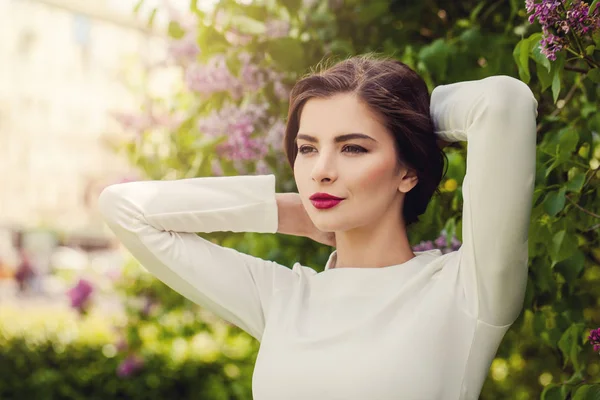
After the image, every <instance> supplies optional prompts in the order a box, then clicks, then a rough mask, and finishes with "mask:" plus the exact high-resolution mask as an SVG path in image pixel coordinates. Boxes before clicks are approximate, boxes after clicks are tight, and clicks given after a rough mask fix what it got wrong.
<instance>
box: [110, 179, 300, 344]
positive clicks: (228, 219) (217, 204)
mask: <svg viewBox="0 0 600 400" xmlns="http://www.w3.org/2000/svg"><path fill="white" fill-rule="evenodd" d="M99 208H100V212H101V214H102V215H103V217H104V219H105V221H106V223H107V224H108V226H109V227H110V228H111V229H112V231H113V232H114V233H115V234H116V236H117V238H118V239H120V241H121V242H122V243H123V244H124V245H125V247H126V248H127V249H128V250H129V251H130V252H131V253H132V255H133V256H134V257H135V258H137V259H138V261H139V262H140V263H141V264H142V265H143V266H144V267H145V268H146V269H147V270H148V271H149V272H151V273H152V274H153V275H155V276H156V277H157V278H158V279H160V280H161V281H163V282H164V283H165V284H167V285H168V286H170V287H171V288H172V289H174V290H176V291H177V292H179V293H180V294H182V295H183V296H185V297H187V298H188V299H190V300H192V301H193V302H195V303H197V304H200V305H201V306H203V307H205V308H207V309H209V310H211V311H212V312H214V313H215V314H217V315H219V316H220V317H222V318H223V319H225V320H227V321H229V322H231V323H233V324H235V325H237V326H239V327H240V328H242V329H243V330H245V331H246V332H248V333H249V334H251V335H252V336H254V337H255V338H257V339H258V340H260V339H261V337H262V332H263V330H264V326H265V316H266V315H267V314H268V307H269V304H270V299H271V297H272V294H273V291H274V289H275V288H278V287H281V286H285V285H288V284H290V283H291V282H292V279H293V273H292V271H291V270H290V269H289V268H287V267H284V266H282V265H279V264H276V263H274V262H271V261H265V260H262V259H259V258H256V257H252V256H250V255H247V254H242V253H239V252H237V251H236V250H233V249H229V248H224V247H221V246H218V245H216V244H214V243H212V242H210V241H208V240H206V239H203V238H201V237H199V236H198V235H196V234H195V233H196V232H206V233H208V232H215V231H232V232H262V233H275V232H276V231H277V223H278V222H277V204H276V201H275V177H274V176H273V175H262V176H235V177H207V178H193V179H181V180H171V181H141V182H129V183H122V184H116V185H111V186H108V187H107V188H105V189H104V190H103V191H102V193H101V194H100V198H99Z"/></svg>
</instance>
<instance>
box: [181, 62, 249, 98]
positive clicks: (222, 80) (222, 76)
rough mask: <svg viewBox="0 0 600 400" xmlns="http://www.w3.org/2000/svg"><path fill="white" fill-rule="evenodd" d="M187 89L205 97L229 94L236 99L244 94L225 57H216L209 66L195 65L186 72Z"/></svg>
mask: <svg viewBox="0 0 600 400" xmlns="http://www.w3.org/2000/svg"><path fill="white" fill-rule="evenodd" d="M185 82H186V84H187V87H188V88H189V89H190V90H192V91H194V92H197V93H199V94H201V95H204V96H210V95H212V94H213V93H218V92H229V93H231V95H232V96H233V97H234V98H239V97H240V96H241V94H242V90H241V87H240V82H239V81H238V80H237V79H236V78H235V77H234V76H233V75H232V74H231V72H230V71H229V68H227V64H226V62H225V57H223V56H216V57H213V58H212V59H210V60H209V62H208V63H207V64H199V63H193V64H191V65H190V66H189V67H188V68H187V70H186V72H185Z"/></svg>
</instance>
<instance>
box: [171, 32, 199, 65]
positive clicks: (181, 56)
mask: <svg viewBox="0 0 600 400" xmlns="http://www.w3.org/2000/svg"><path fill="white" fill-rule="evenodd" d="M168 51H169V55H170V56H171V57H172V58H173V59H175V61H177V62H180V63H183V64H187V63H189V62H192V61H194V60H195V59H196V56H197V55H198V54H200V47H198V43H197V41H196V35H195V32H190V33H187V34H186V35H184V36H183V37H182V38H181V39H177V40H173V41H171V43H170V44H169V49H168Z"/></svg>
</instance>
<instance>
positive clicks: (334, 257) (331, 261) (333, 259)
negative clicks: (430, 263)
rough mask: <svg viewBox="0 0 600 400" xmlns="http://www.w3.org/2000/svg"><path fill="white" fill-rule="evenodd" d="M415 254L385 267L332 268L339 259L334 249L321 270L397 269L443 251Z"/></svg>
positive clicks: (436, 255) (436, 250)
mask: <svg viewBox="0 0 600 400" xmlns="http://www.w3.org/2000/svg"><path fill="white" fill-rule="evenodd" d="M413 253H414V254H415V257H413V258H411V259H410V260H407V261H405V262H403V263H400V264H393V265H388V266H385V267H377V268H364V267H344V268H332V266H334V265H335V262H336V261H337V250H334V251H333V252H332V253H331V254H330V255H329V259H328V260H327V263H325V269H324V270H323V271H322V272H320V273H321V274H322V273H325V272H329V271H342V270H354V271H357V270H367V271H368V270H390V269H396V268H401V267H403V266H406V265H408V264H412V263H415V262H417V261H421V260H425V259H428V258H432V257H439V256H441V255H442V251H441V250H439V249H433V250H426V251H414V252H413Z"/></svg>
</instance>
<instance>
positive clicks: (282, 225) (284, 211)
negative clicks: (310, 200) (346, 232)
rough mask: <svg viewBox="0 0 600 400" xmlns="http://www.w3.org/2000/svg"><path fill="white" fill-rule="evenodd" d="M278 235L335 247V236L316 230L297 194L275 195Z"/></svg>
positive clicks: (331, 233)
mask: <svg viewBox="0 0 600 400" xmlns="http://www.w3.org/2000/svg"><path fill="white" fill-rule="evenodd" d="M275 198H276V201H277V215H278V220H279V221H278V222H279V225H278V227H277V232H278V233H283V234H286V235H294V236H304V237H308V238H310V239H312V240H314V241H316V242H319V243H323V244H325V245H327V246H335V234H334V233H333V232H322V231H320V230H318V229H317V227H316V226H315V225H314V224H313V222H312V220H311V219H310V217H309V216H308V213H307V212H306V209H305V208H304V206H303V205H302V200H300V195H299V194H298V193H277V194H276V195H275Z"/></svg>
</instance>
